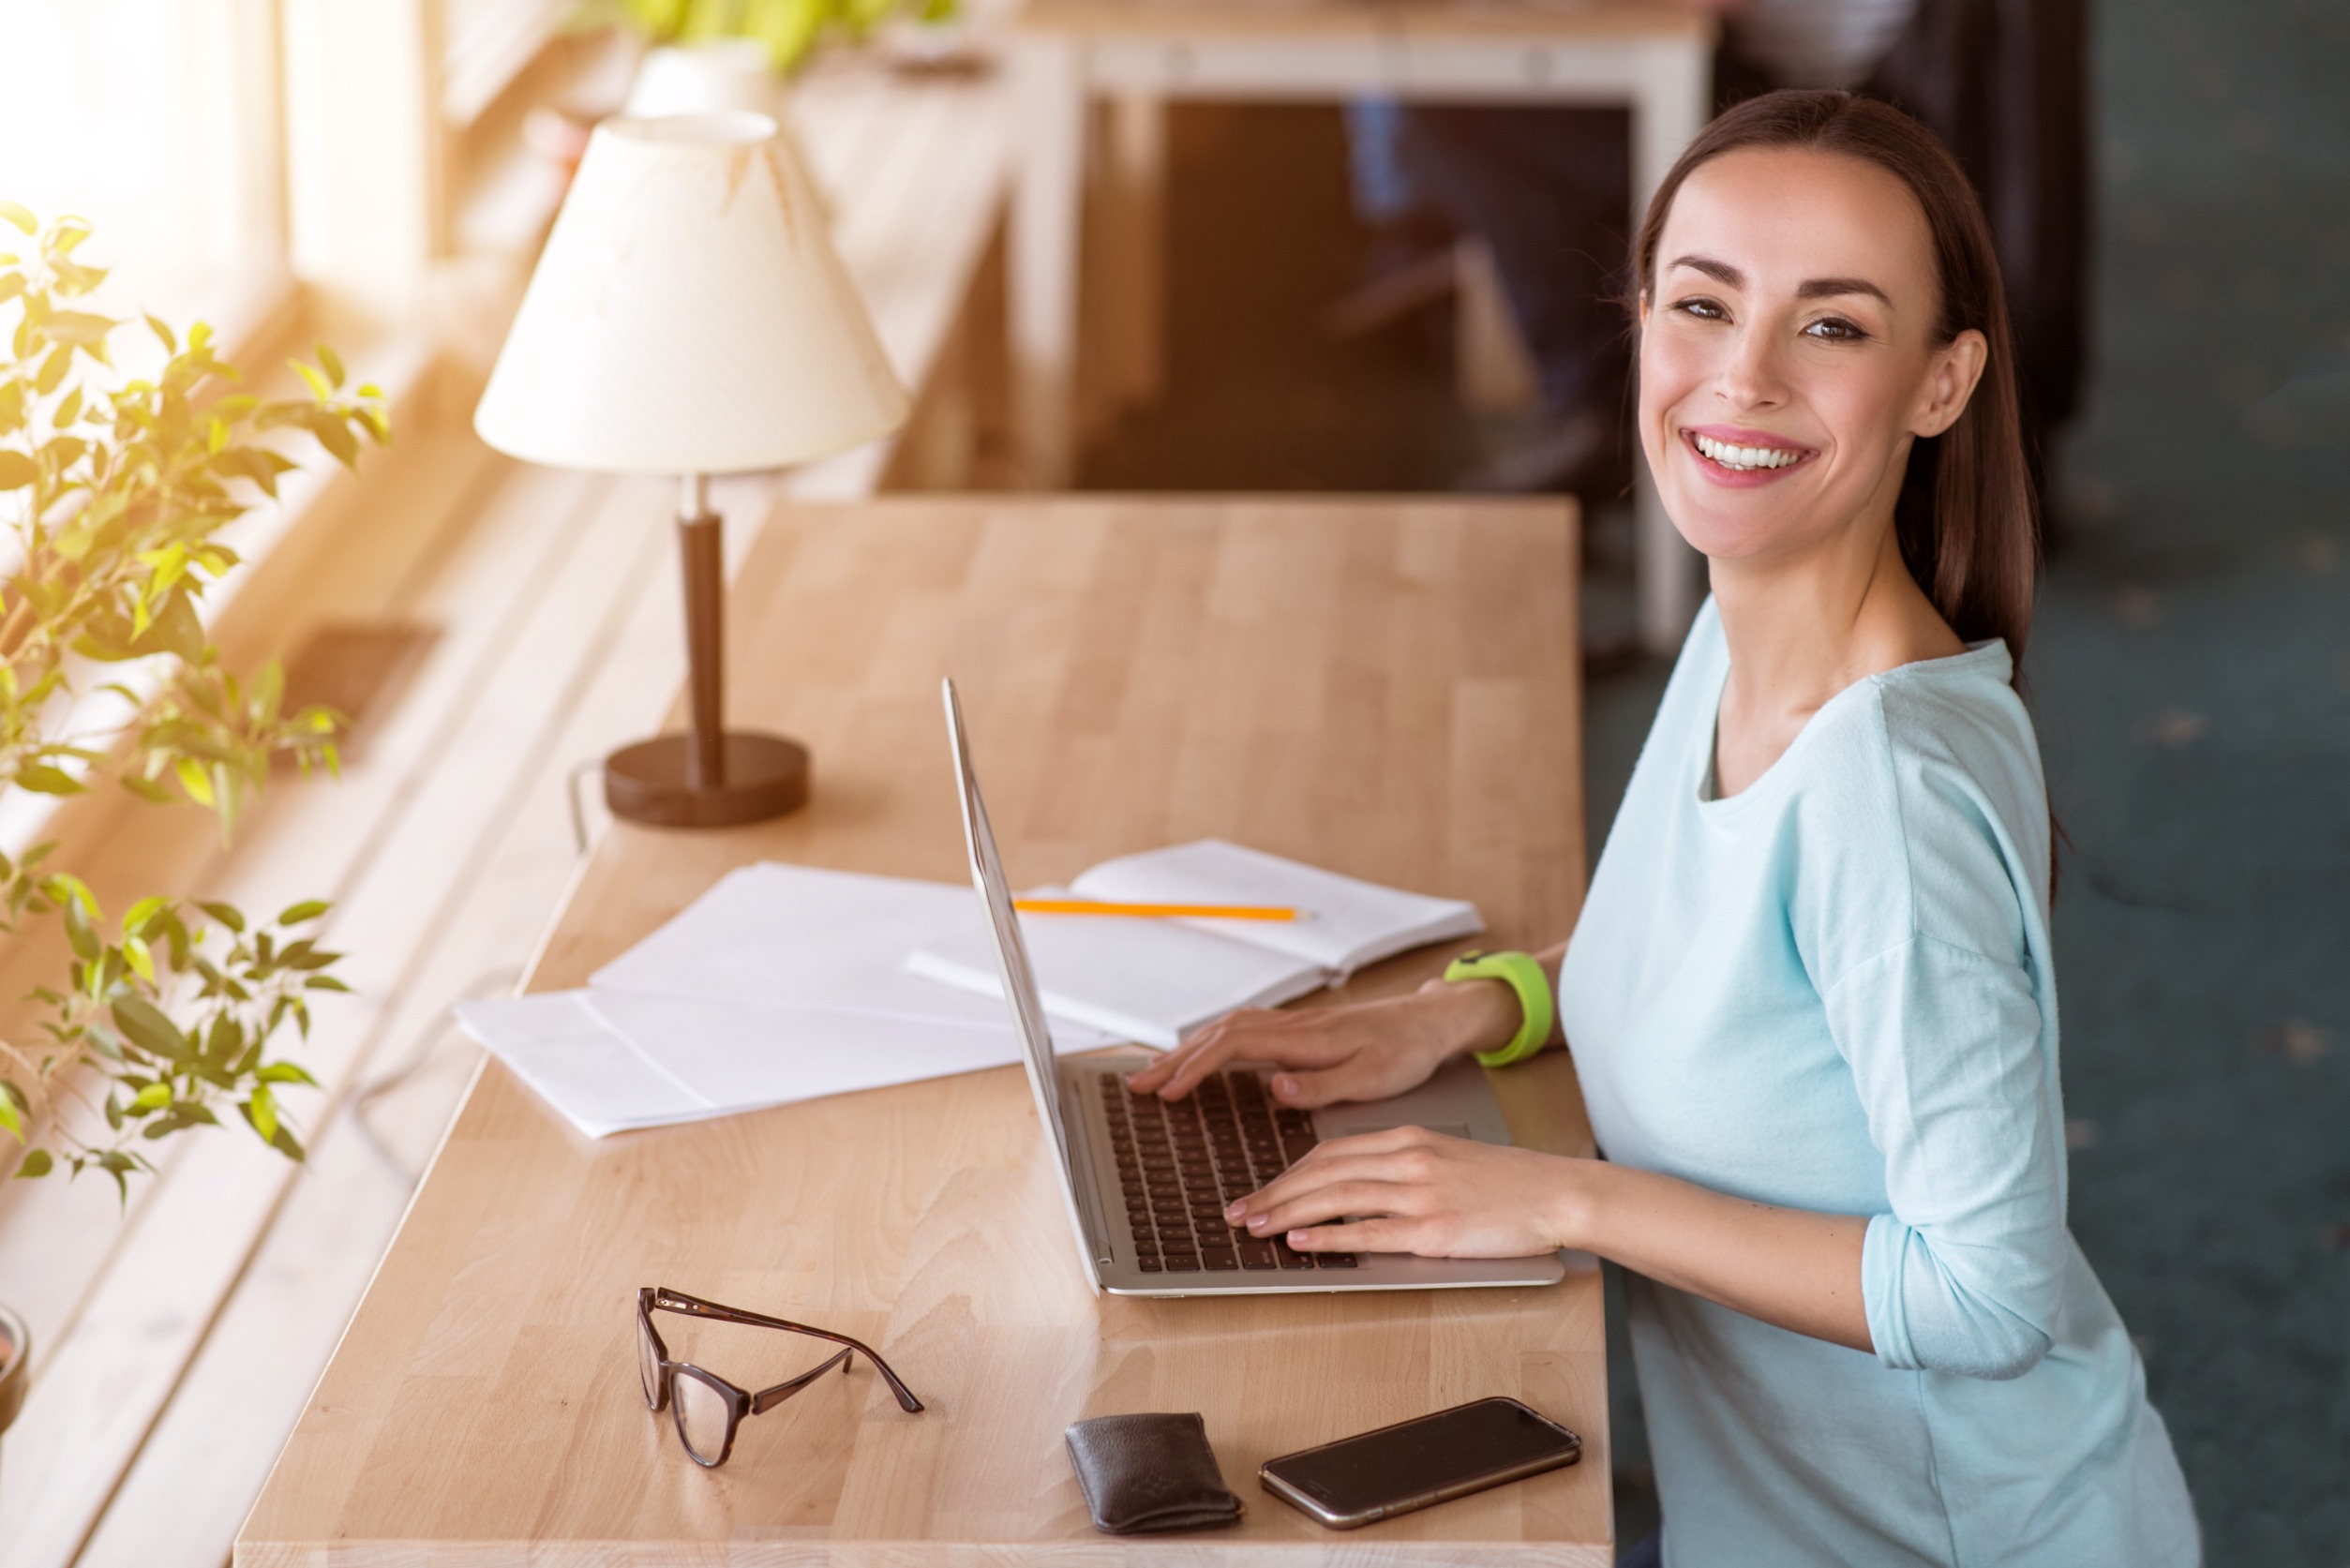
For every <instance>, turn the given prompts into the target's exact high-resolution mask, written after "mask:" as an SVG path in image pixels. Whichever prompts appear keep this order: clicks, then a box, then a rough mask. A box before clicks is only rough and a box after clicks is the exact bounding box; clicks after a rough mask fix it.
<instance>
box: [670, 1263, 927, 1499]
mask: <svg viewBox="0 0 2350 1568" xmlns="http://www.w3.org/2000/svg"><path fill="white" fill-rule="evenodd" d="M656 1311H661V1312H675V1313H677V1314H679V1315H680V1316H681V1317H688V1318H707V1319H710V1320H711V1321H712V1322H722V1323H738V1324H741V1325H742V1326H743V1327H746V1328H779V1329H784V1330H786V1331H787V1332H789V1333H792V1334H805V1335H808V1336H810V1337H814V1338H817V1339H826V1340H830V1341H831V1342H832V1343H833V1344H836V1345H840V1346H843V1347H845V1348H844V1349H843V1350H842V1351H840V1352H839V1353H838V1354H835V1355H832V1356H831V1357H828V1358H827V1359H826V1360H825V1361H824V1362H823V1363H822V1364H820V1365H818V1366H812V1367H810V1368H809V1369H808V1370H807V1371H805V1372H802V1373H801V1374H800V1375H799V1376H798V1377H796V1378H791V1379H788V1380H786V1381H783V1382H779V1383H777V1384H775V1385H774V1386H773V1387H771V1388H763V1389H760V1390H759V1391H758V1392H757V1393H756V1394H754V1393H752V1392H751V1391H750V1390H749V1389H746V1388H742V1387H741V1386H739V1385H738V1384H735V1383H733V1382H729V1381H727V1380H726V1379H725V1378H722V1377H720V1376H719V1375H718V1374H717V1373H715V1372H711V1371H709V1370H707V1369H705V1368H703V1367H700V1366H695V1365H694V1364H693V1363H692V1362H689V1361H676V1360H672V1359H671V1358H670V1355H669V1347H668V1343H667V1341H666V1340H664V1339H663V1338H662V1337H661V1331H660V1330H659V1329H657V1328H655V1327H653V1324H652V1315H653V1313H654V1312H656ZM636 1328H637V1332H638V1333H640V1334H642V1335H643V1336H645V1337H646V1338H648V1339H649V1340H651V1343H652V1351H653V1360H654V1363H655V1365H656V1379H655V1381H656V1382H657V1383H658V1386H657V1387H656V1388H655V1389H653V1390H652V1391H651V1393H649V1394H647V1396H646V1397H645V1405H646V1408H647V1409H649V1410H651V1411H654V1412H655V1413H658V1412H659V1411H663V1410H667V1411H669V1420H670V1423H671V1424H672V1425H673V1426H676V1427H677V1434H678V1446H680V1447H681V1448H682V1449H684V1450H685V1456H686V1457H687V1458H689V1459H691V1460H693V1461H694V1462H695V1463H696V1464H697V1465H699V1466H701V1467H702V1468H703V1469H704V1470H716V1469H717V1468H718V1467H719V1466H720V1465H723V1464H725V1463H726V1460H727V1459H728V1458H729V1457H731V1456H733V1454H734V1439H735V1433H736V1432H738V1431H739V1430H741V1426H742V1422H743V1420H744V1418H745V1417H748V1416H754V1415H764V1414H766V1413H767V1412H768V1411H771V1410H773V1409H774V1408H775V1407H776V1406H777V1405H780V1404H782V1403H783V1402H784V1401H785V1400H786V1399H788V1398H790V1397H791V1396H793V1395H795V1394H797V1393H799V1392H800V1391H801V1389H803V1388H805V1387H807V1386H808V1385H809V1384H810V1383H812V1382H814V1381H816V1379H818V1378H820V1377H822V1376H823V1375H824V1374H825V1373H827V1372H830V1371H831V1369H832V1368H833V1367H835V1366H838V1367H840V1368H841V1370H842V1372H843V1374H844V1375H846V1372H847V1371H848V1369H849V1368H850V1367H851V1366H855V1365H856V1362H855V1356H856V1355H857V1353H858V1352H860V1351H861V1352H863V1354H864V1357H865V1359H866V1360H867V1361H870V1362H872V1363H873V1365H874V1370H876V1371H877V1372H879V1373H880V1374H881V1377H882V1381H885V1382H887V1383H888V1384H889V1385H890V1392H891V1394H894V1395H895V1396H897V1401H898V1407H899V1409H901V1410H903V1411H906V1413H908V1414H909V1415H910V1414H916V1413H919V1412H920V1411H921V1409H922V1402H921V1400H920V1399H917V1398H916V1397H914V1391H913V1390H912V1389H910V1388H908V1387H906V1382H905V1381H904V1380H903V1379H901V1378H900V1377H899V1376H898V1375H897V1373H895V1372H894V1371H892V1370H891V1367H890V1364H889V1363H888V1362H886V1361H884V1360H882V1359H881V1357H880V1355H879V1354H877V1353H876V1351H875V1350H874V1348H873V1347H872V1346H870V1345H868V1344H866V1343H865V1342H864V1341H863V1340H861V1339H852V1338H850V1337H848V1336H847V1335H846V1334H834V1333H833V1332H832V1331H831V1330H830V1329H823V1328H815V1327H811V1326H810V1325H809V1324H807V1323H795V1322H791V1321H790V1320H789V1319H787V1318H771V1317H768V1316H766V1315H765V1314H763V1313H759V1312H745V1311H743V1310H742V1309H741V1308H740V1307H722V1306H720V1305H719V1304H718V1303H716V1302H714V1301H704V1300H702V1299H701V1298H700V1297H699V1296H689V1295H687V1294H685V1293H684V1292H681V1291H672V1290H670V1289H669V1288H668V1287H667V1286H666V1285H647V1286H642V1287H639V1288H638V1290H637V1292H636ZM681 1374H682V1375H684V1376H686V1377H690V1378H693V1379H695V1380H696V1381H699V1382H701V1383H702V1384H704V1385H705V1386H707V1387H709V1388H711V1389H714V1390H716V1391H717V1392H718V1393H719V1394H721V1395H723V1396H726V1442H725V1444H724V1445H723V1446H722V1447H721V1448H720V1449H719V1452H718V1456H717V1457H716V1458H714V1459H705V1458H703V1457H702V1456H700V1455H699V1454H696V1452H694V1445H693V1444H692V1443H691V1442H689V1441H686V1436H685V1416H684V1412H683V1411H682V1410H681V1408H680V1407H679V1405H678V1402H677V1398H676V1395H675V1389H676V1386H677V1380H678V1377H679V1376H680V1375H681ZM639 1381H640V1382H641V1379H640V1380H639Z"/></svg>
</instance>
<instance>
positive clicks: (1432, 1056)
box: [1127, 980, 1519, 1110]
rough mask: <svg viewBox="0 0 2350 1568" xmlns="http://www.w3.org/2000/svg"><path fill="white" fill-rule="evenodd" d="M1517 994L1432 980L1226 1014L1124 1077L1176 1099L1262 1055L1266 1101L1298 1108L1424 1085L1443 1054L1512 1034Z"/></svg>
mask: <svg viewBox="0 0 2350 1568" xmlns="http://www.w3.org/2000/svg"><path fill="white" fill-rule="evenodd" d="M1518 1022H1519V1002H1518V997H1517V993H1514V992H1512V991H1511V990H1510V988H1509V987H1508V986H1507V985H1506V984H1504V982H1502V981H1500V980H1470V981H1466V982H1463V983H1460V984H1448V983H1446V982H1445V981H1443V980H1431V981H1429V983H1428V984H1427V985H1425V986H1422V987H1421V988H1420V989H1419V990H1418V991H1415V992H1414V993H1411V994H1409V995H1406V996H1390V997H1385V998H1383V999H1382V1000H1379V1001H1376V1002H1353V1003H1348V1004H1345V1005H1343V1006H1340V1007H1335V1008H1299V1009H1297V1010H1295V1011H1287V1010H1280V1011H1277V1010H1274V1009H1270V1008H1240V1009H1239V1010H1238V1011H1236V1012H1231V1013H1227V1014H1225V1015H1224V1016H1223V1017H1222V1018H1220V1019H1218V1020H1217V1021H1216V1022H1215V1023H1211V1024H1208V1025H1207V1026H1206V1027H1205V1028H1204V1029H1202V1030H1201V1031H1200V1032H1199V1033H1198V1034H1195V1035H1193V1036H1192V1037H1191V1038H1190V1039H1188V1040H1185V1041H1184V1042H1183V1043H1182V1044H1181V1045H1180V1046H1178V1047H1176V1048H1175V1050H1173V1051H1170V1052H1168V1053H1166V1054H1165V1055H1163V1056H1161V1057H1160V1059H1159V1060H1157V1061H1156V1062H1153V1063H1152V1064H1151V1065H1150V1066H1148V1067H1147V1068H1144V1069H1143V1070H1142V1071H1140V1072H1137V1073H1134V1074H1132V1075H1130V1077H1129V1078H1128V1080H1127V1083H1129V1084H1130V1086H1132V1087H1133V1088H1135V1089H1137V1090H1139V1091H1141V1092H1142V1093H1145V1094H1150V1093H1154V1092H1155V1093H1157V1094H1158V1095H1159V1096H1160V1098H1163V1099H1180V1098H1183V1097H1184V1096H1185V1095H1188V1094H1190V1092H1191V1090H1192V1089H1193V1088H1194V1087H1196V1086H1197V1085H1198V1083H1199V1082H1200V1081H1201V1080H1202V1079H1204V1078H1205V1077H1206V1076H1207V1075H1208V1074H1209V1073H1211V1072H1215V1071H1217V1070H1218V1069H1219V1068H1222V1067H1223V1066H1224V1065H1225V1064H1227V1063H1230V1062H1270V1063H1272V1064H1273V1065H1274V1066H1275V1067H1277V1068H1285V1069H1288V1070H1285V1071H1281V1072H1277V1073H1275V1074H1274V1075H1273V1079H1272V1083H1271V1084H1270V1085H1269V1087H1270V1088H1271V1090H1272V1092H1273V1098H1275V1099H1277V1100H1279V1101H1280V1103H1281V1104H1283V1105H1294V1106H1296V1107H1298V1108H1300V1109H1301V1110H1312V1109H1314V1108H1315V1107H1317V1106H1324V1105H1333V1104H1336V1103H1338V1102H1339V1101H1340V1100H1372V1099H1386V1098H1390V1097H1392V1096H1395V1095H1400V1094H1401V1093H1403V1092H1404V1091H1405V1090H1407V1089H1412V1088H1416V1087H1417V1086H1419V1085H1420V1084H1422V1083H1426V1082H1427V1081H1428V1079H1429V1075H1431V1074H1432V1073H1434V1072H1435V1070H1436V1069H1437V1068H1440V1067H1442V1066H1443V1065H1444V1063H1445V1061H1447V1060H1448V1059H1450V1058H1451V1057H1454V1056H1458V1055H1459V1054H1461V1053H1464V1052H1468V1051H1489V1050H1492V1049H1494V1048H1496V1047H1499V1046H1501V1045H1504V1044H1505V1043H1507V1041H1508V1040H1509V1038H1510V1037H1511V1036H1512V1035H1514V1034H1516V1033H1517V1031H1518Z"/></svg>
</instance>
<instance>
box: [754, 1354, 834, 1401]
mask: <svg viewBox="0 0 2350 1568" xmlns="http://www.w3.org/2000/svg"><path fill="white" fill-rule="evenodd" d="M856 1353H857V1352H856V1351H835V1352H833V1354H832V1356H831V1359H830V1360H828V1361H826V1362H825V1363H824V1364H823V1365H822V1366H811V1367H809V1368H808V1369H807V1370H806V1371H804V1372H802V1373H801V1374H800V1375H799V1376H798V1377H796V1378H791V1379H788V1380H786V1381H783V1382H779V1383H777V1384H776V1385H775V1386H774V1387H772V1388H762V1389H760V1390H759V1391H758V1392H757V1393H756V1394H754V1395H752V1396H751V1413H752V1414H753V1415H764V1414H766V1413H767V1412H768V1411H771V1410H773V1409H774V1408H775V1407H776V1406H777V1405H780V1404H782V1403H783V1402H784V1401H785V1400H786V1399H788V1398H790V1397H791V1396H793V1395H795V1394H797V1393H799V1392H800V1391H801V1389H803V1388H805V1387H807V1386H808V1385H809V1384H810V1383H812V1382H814V1381H816V1379H818V1378H820V1377H822V1376H824V1374H825V1373H827V1372H830V1371H831V1369H832V1368H833V1367H835V1366H838V1367H840V1368H841V1370H842V1371H844V1372H846V1371H847V1370H848V1366H847V1365H846V1364H847V1363H848V1360H849V1358H850V1357H851V1356H853V1355H855V1354H856Z"/></svg>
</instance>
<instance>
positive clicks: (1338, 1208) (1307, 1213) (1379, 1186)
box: [1247, 1177, 1429, 1236]
mask: <svg viewBox="0 0 2350 1568" xmlns="http://www.w3.org/2000/svg"><path fill="white" fill-rule="evenodd" d="M1428 1202H1429V1194H1428V1190H1427V1189H1426V1188H1425V1187H1411V1186H1407V1185H1406V1184H1404V1183H1401V1182H1386V1181H1380V1180H1377V1179H1375V1178H1370V1179H1366V1178H1361V1177H1349V1178H1348V1179H1347V1180H1345V1181H1338V1182H1331V1183H1329V1184H1328V1185H1327V1186H1325V1187H1317V1188H1315V1189H1314V1190H1312V1191H1310V1192H1305V1193H1300V1194H1297V1195H1296V1196H1295V1197H1292V1198H1288V1199H1285V1200H1284V1201H1282V1202H1278V1203H1275V1204H1273V1205H1271V1207H1269V1208H1268V1209H1267V1210H1266V1211H1265V1213H1263V1214H1251V1215H1250V1217H1249V1221H1248V1227H1247V1228H1248V1232H1249V1233H1250V1235H1252V1236H1275V1235H1280V1233H1281V1232H1284V1231H1295V1230H1296V1229H1298V1228H1299V1227H1300V1226H1313V1225H1325V1224H1327V1223H1329V1222H1330V1221H1331V1220H1334V1219H1343V1218H1346V1217H1349V1216H1355V1215H1361V1216H1367V1217H1383V1216H1384V1217H1413V1216H1416V1215H1418V1214H1419V1213H1420V1212H1421V1210H1422V1209H1423V1208H1424V1207H1425V1206H1426V1205H1427V1203H1428Z"/></svg>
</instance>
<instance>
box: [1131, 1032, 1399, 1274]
mask: <svg viewBox="0 0 2350 1568" xmlns="http://www.w3.org/2000/svg"><path fill="white" fill-rule="evenodd" d="M1097 1082H1098V1084H1099V1087H1100V1092H1101V1107H1102V1111H1103V1112H1104V1113H1105V1114H1106V1115H1107V1116H1108V1117H1109V1122H1110V1147H1111V1150H1112V1152H1113V1153H1114V1154H1115V1157H1116V1160H1117V1167H1118V1185H1119V1187H1122V1188H1123V1189H1124V1191H1125V1194H1126V1220H1127V1225H1128V1227H1129V1229H1130V1231H1131V1232H1133V1237H1134V1256H1135V1262H1136V1263H1137V1264H1138V1265H1139V1266H1140V1267H1141V1269H1142V1271H1143V1272H1144V1273H1145V1274H1190V1273H1197V1272H1200V1271H1203V1270H1205V1271H1213V1272H1223V1271H1231V1272H1242V1271H1250V1272H1254V1271H1265V1272H1278V1271H1280V1270H1310V1269H1315V1268H1325V1269H1351V1268H1353V1267H1355V1254H1353V1253H1352V1252H1300V1251H1298V1250H1296V1249H1295V1247H1291V1246H1290V1245H1289V1243H1287V1242H1286V1241H1280V1240H1269V1241H1260V1240H1258V1239H1257V1238H1256V1237H1254V1236H1251V1235H1250V1234H1249V1232H1246V1231H1241V1230H1235V1229H1234V1228H1233V1227H1232V1226H1230V1225H1228V1224H1226V1223H1225V1222H1224V1205H1225V1204H1227V1203H1229V1202H1232V1201H1233V1200H1235V1199H1236V1198H1243V1197H1246V1196H1247V1195H1248V1194H1250V1193H1251V1192H1254V1191H1255V1190H1256V1189H1257V1188H1259V1187H1263V1186H1264V1185H1265V1183H1267V1182H1269V1181H1271V1180H1272V1179H1273V1178H1274V1177H1275V1176H1278V1175H1280V1173H1281V1172H1283V1171H1286V1170H1287V1169H1289V1167H1290V1166H1291V1165H1292V1164H1294V1163H1295V1162H1296V1161H1297V1160H1299V1159H1301V1158H1303V1157H1304V1156H1305V1153H1306V1151H1307V1150H1308V1149H1310V1148H1312V1147H1313V1146H1314V1130H1313V1118H1312V1117H1311V1116H1310V1115H1308V1114H1307V1113H1305V1112H1303V1111H1294V1110H1291V1109H1290V1108H1288V1107H1287V1106H1281V1105H1276V1104H1274V1103H1273V1102H1272V1100H1271V1099H1270V1098H1267V1097H1266V1095H1265V1084H1264V1083H1262V1082H1261V1081H1260V1080H1259V1079H1258V1078H1257V1076H1256V1074H1254V1073H1252V1072H1220V1073H1214V1074H1211V1075H1210V1076H1208V1077H1207V1078H1206V1079H1205V1080H1203V1081H1202V1082H1201V1083H1200V1086H1199V1087H1198V1088H1196V1089H1194V1090H1192V1091H1191V1093H1190V1095H1189V1096H1187V1097H1186V1098H1182V1099H1178V1100H1162V1099H1160V1098H1159V1097H1158V1096H1157V1095H1138V1094H1136V1093H1134V1091H1132V1090H1131V1089H1129V1088H1128V1087H1127V1086H1126V1083H1125V1080H1124V1079H1122V1078H1120V1077H1119V1075H1118V1074H1116V1073H1115V1072H1105V1073H1102V1074H1101V1075H1100V1078H1099V1079H1098V1081H1097Z"/></svg>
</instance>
